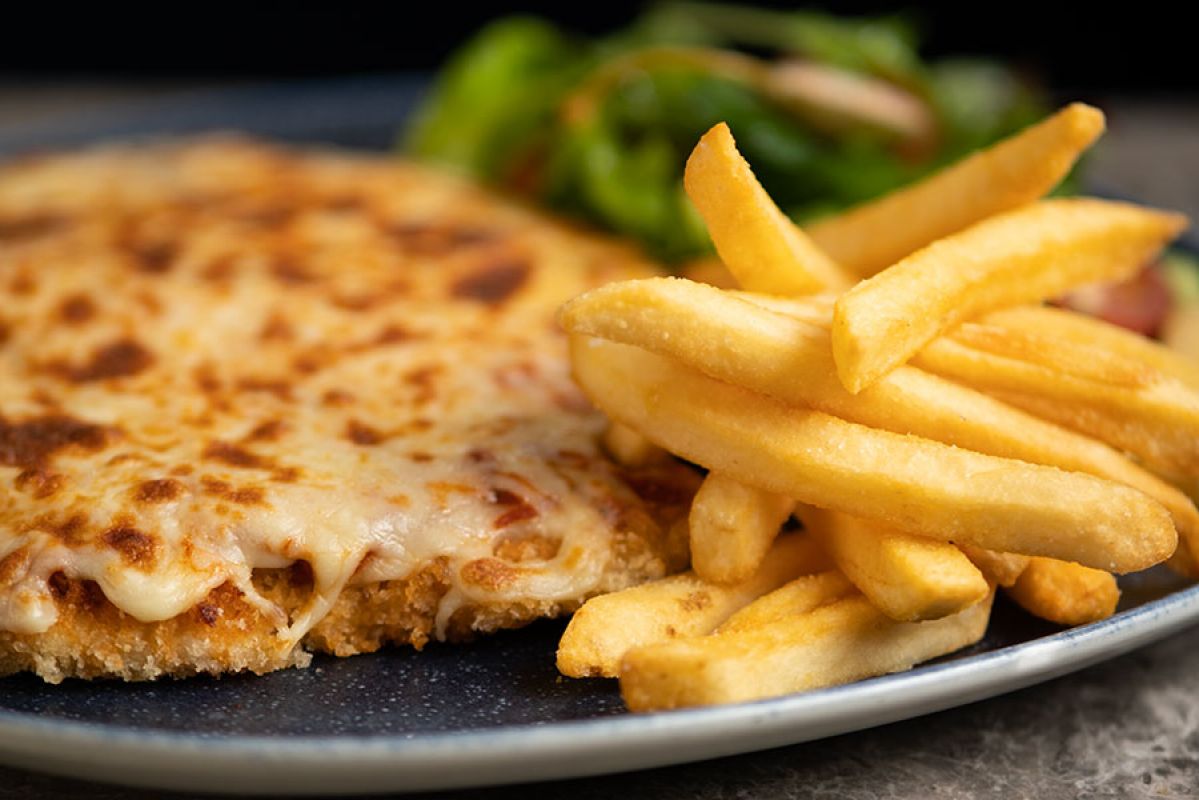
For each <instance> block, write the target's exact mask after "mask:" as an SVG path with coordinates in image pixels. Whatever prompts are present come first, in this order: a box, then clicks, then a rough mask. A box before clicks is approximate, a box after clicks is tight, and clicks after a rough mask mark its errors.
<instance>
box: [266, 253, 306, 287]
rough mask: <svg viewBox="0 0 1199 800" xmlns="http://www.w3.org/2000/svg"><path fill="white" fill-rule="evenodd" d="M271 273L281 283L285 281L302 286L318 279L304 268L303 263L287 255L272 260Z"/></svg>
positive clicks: (288, 283) (290, 284)
mask: <svg viewBox="0 0 1199 800" xmlns="http://www.w3.org/2000/svg"><path fill="white" fill-rule="evenodd" d="M271 274H272V275H274V276H275V277H276V278H277V279H278V280H279V282H280V283H285V284H287V285H289V286H302V285H304V284H306V283H312V282H313V281H315V280H316V278H315V277H313V275H312V273H310V272H309V271H308V270H306V269H305V268H304V265H303V264H300V263H298V262H296V261H295V260H293V259H291V258H285V257H279V258H276V259H275V260H274V261H273V262H271Z"/></svg>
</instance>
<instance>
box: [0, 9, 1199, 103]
mask: <svg viewBox="0 0 1199 800" xmlns="http://www.w3.org/2000/svg"><path fill="white" fill-rule="evenodd" d="M756 5H760V6H766V7H775V8H795V7H797V6H796V4H795V3H780V2H769V0H767V1H766V2H760V3H757V4H756ZM481 6H483V4H474V5H473V6H462V5H460V4H437V3H422V4H419V5H416V4H408V3H352V2H350V3H345V2H342V3H330V2H308V1H306V0H293V2H256V3H246V2H241V3H234V2H227V1H226V0H219V1H217V2H206V3H202V4H174V3H120V2H117V3H82V4H65V5H64V4H59V3H38V2H20V3H7V4H5V8H4V17H3V19H4V21H3V29H4V30H5V32H6V35H5V36H4V43H3V47H0V72H2V73H3V79H4V80H5V81H6V82H8V83H13V82H17V81H27V80H38V81H53V80H63V79H68V78H69V79H88V80H108V79H139V80H147V81H153V80H180V79H215V78H225V79H228V78H249V77H259V78H260V77H285V76H286V77H296V76H318V75H333V74H339V75H345V74H356V73H363V72H387V71H394V70H401V69H431V68H433V67H435V66H436V65H437V64H438V63H440V62H441V60H442V59H443V58H444V57H445V55H446V54H447V53H448V52H449V51H450V50H451V49H453V47H454V46H455V45H457V44H458V43H460V42H461V41H462V40H463V39H464V38H465V37H467V36H468V35H470V34H471V33H472V32H474V31H475V30H476V29H478V28H479V27H480V26H481V25H482V24H484V23H485V22H486V21H487V20H489V19H494V18H497V17H500V16H503V15H507V14H511V13H535V14H538V15H541V16H545V17H547V18H549V19H552V20H555V21H557V22H559V23H562V24H564V25H566V26H568V27H570V28H572V29H574V30H577V31H580V32H583V33H590V34H598V33H604V32H608V31H611V30H613V29H615V28H617V27H619V26H622V25H624V24H627V23H628V22H629V20H631V19H632V18H633V16H635V14H636V12H637V11H638V10H639V9H640V8H641V7H642V4H640V3H631V2H605V3H562V2H540V3H528V2H526V3H506V4H498V3H497V4H488V5H487V7H481ZM803 7H805V8H820V9H826V10H829V11H833V12H836V13H838V14H850V15H862V14H864V15H879V14H894V13H896V12H897V11H899V12H900V13H902V14H903V15H905V16H907V17H909V18H911V19H912V20H913V21H915V22H916V23H917V24H918V26H919V27H920V29H921V31H922V33H923V37H922V38H923V41H924V48H923V50H924V53H925V54H926V55H929V56H933V57H937V56H945V55H961V54H985V55H993V56H997V57H1001V58H1004V59H1008V60H1011V61H1015V62H1019V63H1022V64H1026V65H1028V66H1030V67H1035V68H1036V69H1038V70H1039V71H1040V72H1041V74H1042V75H1043V76H1044V77H1045V79H1046V80H1047V81H1048V82H1049V83H1050V84H1052V85H1053V86H1055V87H1058V88H1060V89H1063V90H1071V91H1083V90H1089V91H1107V90H1126V91H1138V92H1153V93H1162V92H1171V91H1172V92H1194V91H1199V69H1197V68H1196V55H1195V44H1196V35H1195V31H1194V26H1193V24H1192V23H1191V22H1189V21H1187V20H1186V19H1184V14H1183V10H1184V8H1185V7H1186V4H1179V3H1173V4H1167V3H1155V2H1137V3H1113V4H1110V5H1108V4H1106V3H1087V4H1076V3H1051V2H1039V3H1038V2H1026V1H1024V0H1011V1H1009V2H999V3H985V4H984V3H968V2H957V3H899V4H896V3H870V2H841V3H809V4H803Z"/></svg>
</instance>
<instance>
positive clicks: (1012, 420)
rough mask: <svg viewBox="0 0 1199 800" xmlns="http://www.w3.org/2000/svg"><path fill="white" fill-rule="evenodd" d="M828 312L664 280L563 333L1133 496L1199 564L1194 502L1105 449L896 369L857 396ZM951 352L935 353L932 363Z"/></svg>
mask: <svg viewBox="0 0 1199 800" xmlns="http://www.w3.org/2000/svg"><path fill="white" fill-rule="evenodd" d="M763 306H765V307H763ZM828 307H829V300H828V298H823V297H813V298H801V299H784V298H774V297H765V296H762V295H752V294H748V293H740V294H737V295H732V294H729V293H727V292H722V291H719V290H716V289H713V288H712V287H709V286H703V285H700V284H696V283H692V282H690V281H685V280H680V279H672V278H654V279H648V280H640V281H626V282H621V283H614V284H610V285H608V286H605V287H602V288H600V289H596V290H594V291H592V292H589V293H587V294H585V295H582V296H581V297H579V298H576V299H575V300H573V301H572V302H570V303H568V304H567V305H566V307H565V308H564V309H563V311H562V314H561V321H562V324H563V326H564V327H566V329H567V330H569V331H572V332H575V333H580V334H587V335H594V336H600V337H603V338H607V339H611V340H613V341H619V342H624V343H626V344H633V345H638V346H641V347H644V348H647V349H650V350H653V351H654V352H657V353H661V354H663V355H668V356H671V357H673V358H675V359H677V360H678V361H681V362H682V363H684V364H686V365H687V366H689V367H692V368H694V369H698V370H700V371H701V372H704V373H705V374H707V375H710V376H711V377H713V378H717V379H718V380H721V381H724V382H727V383H732V384H736V385H739V386H744V387H746V388H748V389H752V390H753V391H755V392H759V393H761V394H766V395H769V396H771V397H774V398H777V399H778V400H781V401H783V402H784V403H786V404H788V405H798V406H806V407H810V408H814V409H816V410H818V411H823V412H825V413H827V414H832V415H834V416H837V417H840V418H842V419H846V420H849V421H851V422H857V423H860V424H863V425H869V426H872V427H875V428H881V429H884V430H890V431H893V432H896V433H911V434H915V435H917V436H923V437H925V438H927V439H934V440H936V441H940V442H944V443H946V444H952V445H956V446H958V447H963V448H966V449H969V450H976V451H978V452H981V453H986V454H988V455H993V456H1001V457H1004V458H1015V459H1019V460H1021V461H1028V462H1031V463H1035V464H1045V465H1049V466H1055V467H1059V468H1061V469H1065V470H1071V471H1075V472H1085V473H1088V474H1091V475H1095V476H1097V477H1101V478H1107V479H1109V480H1113V481H1117V482H1119V483H1123V484H1126V485H1128V486H1132V487H1133V488H1135V489H1139V490H1140V491H1142V492H1144V493H1146V494H1148V495H1149V496H1151V497H1153V498H1154V499H1155V500H1157V501H1158V502H1160V503H1161V504H1162V505H1164V506H1165V507H1166V508H1167V509H1168V510H1169V511H1170V514H1171V516H1172V517H1173V518H1174V524H1175V525H1176V527H1177V528H1178V530H1179V532H1180V533H1181V534H1182V535H1183V536H1184V538H1185V539H1186V541H1187V543H1188V545H1189V546H1190V547H1191V548H1192V549H1194V551H1195V552H1196V553H1199V512H1197V511H1196V510H1195V506H1194V505H1193V504H1192V503H1191V501H1190V500H1189V499H1187V497H1186V496H1185V495H1184V494H1182V493H1181V492H1179V491H1178V490H1177V489H1175V488H1174V487H1172V486H1169V485H1168V484H1166V483H1164V482H1163V481H1161V480H1159V479H1157V478H1155V477H1154V476H1152V475H1150V474H1149V473H1147V472H1145V470H1143V469H1140V468H1139V467H1137V466H1136V465H1135V464H1133V463H1132V462H1130V461H1129V460H1128V459H1127V458H1125V457H1124V456H1122V455H1121V454H1119V453H1117V452H1116V451H1114V450H1113V449H1112V448H1110V447H1107V446H1105V445H1103V444H1102V443H1100V442H1097V441H1095V440H1094V439H1091V438H1089V437H1087V436H1083V435H1080V434H1077V433H1074V432H1073V431H1070V430H1066V429H1064V428H1061V427H1059V426H1057V425H1053V424H1050V423H1047V422H1045V421H1043V420H1041V419H1039V418H1037V417H1034V416H1031V415H1029V414H1027V413H1024V412H1022V411H1019V410H1017V409H1015V408H1012V407H1010V406H1008V405H1006V404H1004V403H1002V402H999V401H997V400H995V399H993V398H990V397H987V396H986V395H984V394H982V393H980V392H977V391H974V390H972V389H968V388H966V387H963V386H959V385H958V384H956V383H953V382H950V381H946V380H943V379H941V378H938V377H936V376H934V375H930V374H928V373H926V372H923V371H921V370H919V369H915V368H913V367H901V368H899V369H896V370H895V371H894V372H892V373H891V374H890V375H888V376H887V377H885V378H884V379H882V380H880V381H879V382H878V383H876V384H875V385H874V386H871V387H870V388H869V389H866V390H864V391H862V392H860V393H859V394H857V395H851V394H849V393H848V392H847V391H846V390H845V388H844V387H843V386H841V383H840V381H839V380H838V379H837V377H836V375H835V372H834V367H833V362H832V355H831V352H830V350H829V337H828V331H827V330H826V329H825V328H822V327H820V326H819V325H817V324H811V323H810V322H805V321H804V320H812V321H820V322H823V324H824V325H825V326H827V325H828V324H829V312H828ZM945 341H946V339H945V338H944V337H942V338H941V339H938V340H936V341H934V342H933V343H932V344H930V345H929V347H927V348H925V351H924V353H931V352H935V351H936V350H937V349H938V348H941V347H942V343H943V342H945ZM950 344H951V346H953V347H957V345H953V344H952V342H951V343H950ZM746 353H752V354H753V357H752V358H750V357H746V356H745V354H746ZM922 357H923V354H922ZM1029 369H1030V370H1032V371H1031V372H1030V373H1029V375H1031V376H1033V377H1032V378H1031V379H1030V380H1035V381H1037V382H1038V383H1037V384H1036V385H1041V384H1042V383H1043V382H1045V381H1046V380H1050V378H1048V377H1046V373H1044V372H1043V371H1037V370H1035V369H1033V368H1031V367H1030V368H1029ZM1029 385H1032V384H1029ZM1084 399H1085V398H1084V397H1081V396H1080V397H1079V398H1078V400H1079V401H1082V400H1084ZM1196 440H1197V441H1199V437H1196Z"/></svg>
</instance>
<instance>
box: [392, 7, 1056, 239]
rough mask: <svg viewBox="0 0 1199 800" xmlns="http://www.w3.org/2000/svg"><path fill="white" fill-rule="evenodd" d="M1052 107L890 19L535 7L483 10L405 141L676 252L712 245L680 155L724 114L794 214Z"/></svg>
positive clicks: (876, 190) (994, 70)
mask: <svg viewBox="0 0 1199 800" xmlns="http://www.w3.org/2000/svg"><path fill="white" fill-rule="evenodd" d="M1048 110H1049V104H1048V102H1047V99H1046V98H1045V96H1044V95H1043V93H1042V92H1041V91H1039V90H1038V89H1037V88H1035V87H1034V86H1033V85H1031V84H1030V83H1028V82H1027V81H1026V80H1024V79H1023V78H1022V77H1021V76H1019V75H1017V74H1016V73H1015V72H1013V71H1012V70H1010V69H1008V68H1007V67H1004V66H1002V65H1000V64H997V63H995V62H991V61H981V60H951V61H938V62H935V63H933V62H929V61H926V60H923V59H922V58H921V57H920V55H919V40H918V37H917V35H916V31H915V29H914V27H913V26H912V25H911V24H910V23H909V22H908V21H907V20H906V19H904V18H903V17H900V16H892V17H881V18H860V19H847V18H841V17H834V16H830V15H827V14H823V13H818V12H811V11H794V12H789V11H775V10H764V9H759V8H753V7H745V6H733V5H714V4H707V3H667V4H664V5H658V6H654V7H652V8H650V9H649V10H648V11H646V12H645V13H644V14H643V15H642V16H641V17H640V18H639V19H637V20H636V21H635V22H633V23H632V24H631V25H630V26H629V27H628V28H626V29H624V30H621V31H618V32H616V33H613V34H611V35H608V36H605V37H602V38H597V39H588V38H582V37H578V36H575V35H572V34H570V33H568V32H566V31H563V30H560V29H559V28H557V27H555V26H554V25H552V24H550V23H548V22H546V21H543V20H540V19H536V18H529V17H512V18H506V19H502V20H500V21H497V22H494V23H492V24H491V25H489V26H487V27H486V28H484V29H483V30H482V31H480V32H479V33H478V34H477V35H476V36H475V37H474V38H473V39H472V40H470V41H469V42H467V43H466V44H465V45H464V46H463V47H462V48H461V49H460V50H459V51H458V52H457V53H456V54H455V55H454V56H453V57H452V58H451V60H450V62H449V63H448V64H447V66H446V67H445V69H444V70H443V71H442V73H441V75H440V76H439V79H438V81H437V83H436V86H435V88H434V90H433V92H432V94H431V96H430V97H429V98H428V100H427V101H426V102H425V104H424V106H423V108H422V109H421V110H420V112H419V113H418V114H417V115H416V117H415V119H414V122H413V123H412V124H411V126H410V127H409V128H408V130H407V131H406V133H405V135H404V137H403V147H404V149H405V150H406V151H407V152H408V153H410V154H413V155H415V156H416V157H418V158H422V159H425V160H429V161H434V162H438V163H440V164H443V165H446V166H449V167H452V168H454V169H456V170H458V171H460V172H464V173H466V174H468V175H470V176H472V177H474V178H477V179H480V180H482V181H484V182H486V183H489V184H492V185H496V186H499V187H502V188H503V189H505V190H506V191H509V192H512V193H516V194H518V195H521V196H524V197H527V198H529V199H531V200H533V201H535V202H538V203H542V204H544V205H547V206H549V207H551V208H554V209H556V210H558V211H560V212H565V213H567V214H570V215H574V216H576V217H580V218H583V219H585V220H587V221H589V222H591V223H593V224H596V225H598V226H600V227H602V228H605V229H608V230H611V231H614V232H617V233H620V234H623V235H626V236H629V237H632V238H634V239H637V240H639V241H640V242H642V243H643V245H644V246H645V247H646V248H647V250H649V251H650V252H651V253H653V254H654V255H656V256H658V257H659V258H662V259H665V260H668V261H679V260H683V259H687V258H690V257H693V256H696V255H700V254H703V253H706V252H708V251H709V249H710V247H711V245H710V243H709V241H708V237H707V234H706V232H705V230H704V227H703V225H702V224H701V223H700V221H699V219H698V217H697V216H696V214H695V212H694V210H693V209H692V208H691V206H690V204H689V203H688V201H687V200H686V197H685V195H684V193H683V187H682V168H683V163H684V161H685V160H686V156H687V154H688V153H689V152H690V151H691V148H692V147H693V146H694V144H695V142H696V141H697V140H698V139H699V137H700V136H701V135H702V134H703V133H704V132H705V131H706V130H708V129H709V128H710V127H711V126H712V125H715V124H716V123H718V122H722V121H723V122H727V123H728V124H729V126H730V128H731V129H732V131H733V133H734V135H735V136H736V138H737V141H738V143H739V145H740V146H741V149H742V151H743V152H744V154H745V156H746V158H747V159H748V160H749V162H750V163H751V164H753V167H754V170H755V173H756V174H757V176H758V177H759V179H760V180H761V182H762V184H763V185H764V186H765V188H766V189H767V190H768V191H769V192H770V194H771V196H772V197H774V198H775V199H776V200H777V202H778V203H779V205H780V206H781V207H782V208H783V209H784V210H786V211H787V212H788V213H789V214H790V215H791V216H792V217H793V218H795V219H796V220H798V221H804V220H808V219H811V218H813V217H815V216H819V215H821V214H827V213H830V212H833V211H837V210H839V209H841V208H844V207H846V206H849V205H852V204H855V203H858V202H861V201H864V200H868V199H870V198H872V197H875V196H877V195H879V194H882V193H884V192H887V191H889V190H891V189H894V188H897V187H899V186H902V185H904V184H906V183H909V182H910V181H912V180H913V179H915V178H918V177H920V176H922V175H924V174H925V173H928V172H930V171H932V170H935V169H937V168H938V167H940V166H943V165H944V164H946V163H948V162H952V161H955V160H957V159H958V158H960V157H961V156H963V155H965V154H966V153H968V152H970V151H973V150H975V149H977V148H979V147H982V146H984V145H987V144H989V143H991V142H993V141H995V140H997V139H999V138H1002V137H1003V136H1005V135H1007V134H1009V133H1012V132H1014V131H1016V130H1018V129H1020V128H1022V127H1024V126H1025V125H1027V124H1029V123H1030V122H1032V121H1034V120H1036V119H1039V118H1040V117H1042V116H1044V115H1045V113H1046V112H1047V111H1048Z"/></svg>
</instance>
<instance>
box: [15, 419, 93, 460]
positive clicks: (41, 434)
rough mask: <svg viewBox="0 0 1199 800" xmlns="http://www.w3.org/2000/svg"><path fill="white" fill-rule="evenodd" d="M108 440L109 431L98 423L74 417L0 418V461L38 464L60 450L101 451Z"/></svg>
mask: <svg viewBox="0 0 1199 800" xmlns="http://www.w3.org/2000/svg"><path fill="white" fill-rule="evenodd" d="M108 439H109V436H108V432H107V431H106V430H105V429H104V428H102V427H100V426H99V425H92V424H91V423H88V422H81V421H80V420H77V419H72V418H71V417H66V416H57V415H55V416H46V417H38V418H36V419H30V420H25V421H24V422H9V421H8V420H7V419H5V418H4V417H0V464H3V465H4V466H7V467H23V468H24V467H39V466H43V465H44V464H46V463H48V462H49V460H50V457H51V456H52V455H54V454H55V453H56V452H58V451H59V450H64V449H67V448H79V449H81V450H88V451H95V450H100V449H102V448H103V447H104V446H105V445H106V444H107V443H108Z"/></svg>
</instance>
